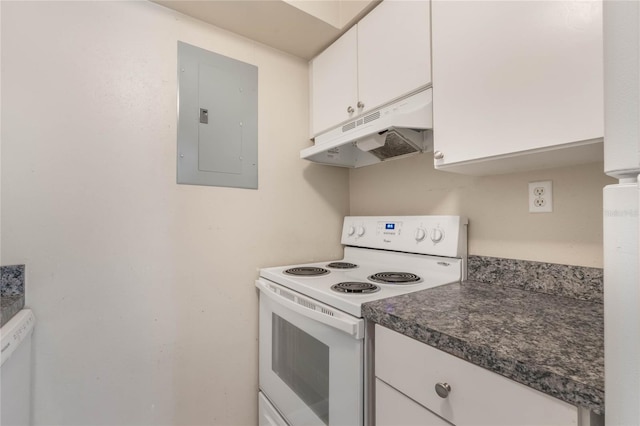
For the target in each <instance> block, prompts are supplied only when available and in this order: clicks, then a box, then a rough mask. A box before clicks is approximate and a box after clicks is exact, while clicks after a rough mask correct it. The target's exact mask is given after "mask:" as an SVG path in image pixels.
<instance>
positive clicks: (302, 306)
mask: <svg viewBox="0 0 640 426" xmlns="http://www.w3.org/2000/svg"><path fill="white" fill-rule="evenodd" d="M256 287H258V289H260V293H261V294H263V295H265V296H267V297H268V298H269V299H271V300H273V301H274V302H275V303H277V304H279V305H282V306H285V307H286V308H288V309H290V310H292V311H294V312H296V313H298V314H300V315H303V316H305V317H307V318H310V319H312V320H315V321H318V322H321V323H323V324H325V325H328V326H329V327H333V328H336V329H338V330H340V331H343V332H345V333H347V334H349V335H350V336H353V337H354V338H356V339H363V338H364V320H362V319H360V318H355V317H351V316H350V315H348V314H345V313H343V312H340V311H337V310H336V309H334V308H331V307H329V306H326V305H323V304H321V303H320V302H317V301H315V300H313V299H311V298H309V297H306V296H303V295H299V294H298V293H295V292H293V291H291V290H289V289H286V288H284V287H282V286H279V285H277V284H272V283H269V284H267V283H265V282H264V281H262V280H257V281H256ZM283 293H285V294H287V296H286V297H285V296H283V295H282V294H283ZM292 299H293V300H292ZM300 302H302V303H300ZM313 307H318V308H320V309H321V311H318V310H316V309H314V308H313ZM322 311H324V312H333V315H330V314H327V313H323V312H322Z"/></svg>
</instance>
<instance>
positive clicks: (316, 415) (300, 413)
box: [256, 279, 364, 426]
mask: <svg viewBox="0 0 640 426" xmlns="http://www.w3.org/2000/svg"><path fill="white" fill-rule="evenodd" d="M256 286H257V287H258V288H259V289H260V342H259V345H260V389H261V390H262V392H264V393H265V395H266V396H267V397H268V398H269V400H270V401H271V402H273V404H274V405H275V407H276V408H277V409H278V411H279V412H280V413H281V414H282V415H283V417H284V418H285V419H286V421H287V422H288V423H289V424H290V425H291V426H298V425H305V426H306V425H362V424H363V415H364V409H363V403H364V401H363V389H364V385H363V381H364V368H363V362H364V355H363V351H364V344H363V336H364V320H362V319H360V318H355V317H352V316H351V315H348V314H346V313H344V312H341V311H339V310H337V309H334V308H332V307H330V306H327V305H324V304H322V303H319V302H317V301H315V300H313V299H311V298H308V297H306V296H303V295H301V294H299V293H296V292H294V291H292V290H289V289H287V288H285V287H282V286H280V285H277V284H274V283H272V282H270V281H267V280H264V279H259V280H258V281H256Z"/></svg>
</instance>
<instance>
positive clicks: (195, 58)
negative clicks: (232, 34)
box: [178, 41, 258, 189]
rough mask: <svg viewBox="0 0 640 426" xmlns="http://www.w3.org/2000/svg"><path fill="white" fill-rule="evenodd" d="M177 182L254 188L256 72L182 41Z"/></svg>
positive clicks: (254, 67)
mask: <svg viewBox="0 0 640 426" xmlns="http://www.w3.org/2000/svg"><path fill="white" fill-rule="evenodd" d="M178 183H183V184H190V185H210V186H229V187H236V188H251V189H257V188H258V67H256V66H254V65H249V64H246V63H244V62H240V61H237V60H235V59H231V58H227V57H226V56H222V55H219V54H217V53H213V52H209V51H207V50H204V49H200V48H199V47H195V46H191V45H190V44H187V43H183V42H181V41H179V42H178Z"/></svg>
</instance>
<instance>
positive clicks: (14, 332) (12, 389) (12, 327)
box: [0, 309, 36, 426]
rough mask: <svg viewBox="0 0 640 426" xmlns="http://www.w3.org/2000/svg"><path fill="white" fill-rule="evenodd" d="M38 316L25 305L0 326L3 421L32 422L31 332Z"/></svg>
mask: <svg viewBox="0 0 640 426" xmlns="http://www.w3.org/2000/svg"><path fill="white" fill-rule="evenodd" d="M35 323H36V319H35V317H34V315H33V312H31V310H30V309H22V310H21V311H20V312H18V313H17V314H16V315H15V316H14V317H13V318H11V319H10V320H9V322H7V323H6V324H5V325H4V326H3V327H2V328H1V329H0V345H1V347H2V365H1V366H0V425H6V426H9V425H29V424H31V335H32V333H33V326H34V325H35Z"/></svg>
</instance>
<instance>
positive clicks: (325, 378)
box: [271, 313, 329, 425]
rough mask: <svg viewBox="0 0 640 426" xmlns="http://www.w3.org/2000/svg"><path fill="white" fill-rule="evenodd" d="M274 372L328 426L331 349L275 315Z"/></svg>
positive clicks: (273, 326)
mask: <svg viewBox="0 0 640 426" xmlns="http://www.w3.org/2000/svg"><path fill="white" fill-rule="evenodd" d="M271 324H272V328H273V329H272V333H271V336H272V339H273V342H272V346H271V347H272V355H271V369H272V370H273V372H274V373H275V374H277V375H278V377H280V379H282V381H284V382H285V383H286V384H287V385H288V386H289V388H290V389H291V390H292V391H293V392H295V393H296V395H298V396H299V397H300V399H302V400H303V401H304V402H305V404H306V405H307V406H308V407H309V408H311V410H313V412H314V413H316V415H317V416H318V417H319V418H320V419H321V420H322V421H323V422H324V424H326V425H328V424H329V347H328V346H327V345H325V344H324V343H322V342H321V341H319V340H318V339H316V338H314V337H313V336H311V335H309V334H307V333H305V332H304V331H302V330H301V329H299V328H298V327H296V326H295V325H293V324H291V323H290V322H288V321H287V320H285V319H283V318H281V317H279V316H278V315H276V314H275V313H273V314H272V320H271Z"/></svg>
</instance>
